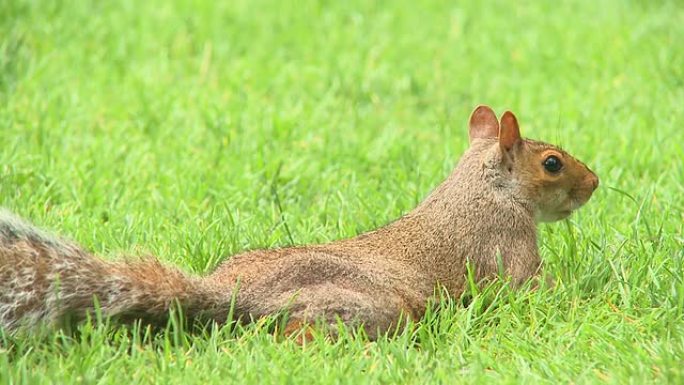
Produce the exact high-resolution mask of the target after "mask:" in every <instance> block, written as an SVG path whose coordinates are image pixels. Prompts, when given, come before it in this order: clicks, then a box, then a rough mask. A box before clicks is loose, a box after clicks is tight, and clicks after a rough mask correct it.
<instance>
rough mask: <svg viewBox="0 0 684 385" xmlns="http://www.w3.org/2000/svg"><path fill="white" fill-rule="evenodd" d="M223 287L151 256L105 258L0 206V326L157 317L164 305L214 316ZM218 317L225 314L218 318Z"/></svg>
mask: <svg viewBox="0 0 684 385" xmlns="http://www.w3.org/2000/svg"><path fill="white" fill-rule="evenodd" d="M230 298H231V293H230V291H228V292H227V293H226V292H225V291H224V290H221V289H220V288H216V287H212V286H211V285H208V284H206V283H205V281H203V280H202V279H201V278H200V277H193V276H188V275H187V274H185V273H183V272H182V271H180V270H178V269H175V268H172V267H167V266H164V265H162V264H161V263H159V262H158V261H157V260H156V259H154V258H148V259H139V260H134V261H118V262H115V261H106V260H103V259H100V258H98V257H95V256H93V255H92V254H90V253H88V252H87V251H85V250H84V249H82V248H81V247H79V246H77V245H75V244H73V243H71V242H68V241H65V240H63V239H60V238H58V237H55V236H51V235H49V234H47V233H45V232H43V231H41V230H40V229H37V228H35V227H33V226H31V225H30V224H28V223H26V222H25V221H23V220H21V219H20V218H18V217H16V216H15V215H13V214H11V213H10V212H8V211H6V210H4V209H0V327H1V328H4V329H5V330H10V331H13V330H16V329H19V328H22V327H33V326H37V325H39V324H59V323H60V322H63V321H65V320H71V321H78V320H82V319H84V318H85V317H86V316H87V315H88V314H90V313H92V312H93V311H94V310H95V309H96V308H98V309H99V311H100V312H101V314H102V315H103V316H105V317H115V318H118V319H123V320H125V321H128V320H134V319H141V320H143V321H145V322H149V323H163V322H166V319H167V318H168V315H169V309H170V308H171V307H172V306H176V305H179V306H180V307H181V308H182V309H183V312H184V314H185V315H186V316H188V317H192V318H197V317H206V318H212V319H216V320H219V321H220V317H225V316H226V315H227V314H228V311H229V309H230ZM224 320H225V318H224Z"/></svg>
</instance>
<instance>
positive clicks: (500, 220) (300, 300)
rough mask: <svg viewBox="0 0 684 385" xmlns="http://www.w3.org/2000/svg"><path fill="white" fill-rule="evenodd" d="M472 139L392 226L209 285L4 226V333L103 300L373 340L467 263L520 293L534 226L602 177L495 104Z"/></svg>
mask: <svg viewBox="0 0 684 385" xmlns="http://www.w3.org/2000/svg"><path fill="white" fill-rule="evenodd" d="M469 135H470V141H471V146H470V148H469V149H468V151H467V152H466V153H465V154H464V155H463V157H462V158H461V160H460V162H459V163H458V165H457V167H456V168H455V170H454V171H453V173H452V174H451V175H450V176H449V177H448V178H447V179H446V181H444V182H443V183H442V184H441V185H440V186H438V187H437V188H436V189H435V190H434V191H433V192H432V194H430V195H429V196H428V197H427V198H426V199H425V200H424V201H423V202H422V203H421V204H420V205H419V206H418V207H416V208H415V209H414V210H413V211H411V212H409V213H408V214H406V215H405V216H404V217H402V218H400V219H398V220H397V221H395V222H392V223H390V224H389V225H387V226H385V227H382V228H380V229H377V230H374V231H371V232H368V233H365V234H361V235H359V236H358V237H355V238H351V239H344V240H340V241H336V242H332V243H329V244H323V245H311V246H301V247H291V248H283V249H274V250H258V251H252V252H245V253H242V254H238V255H236V256H234V257H232V258H230V259H228V260H227V261H225V262H223V263H222V264H221V265H219V266H218V268H217V269H216V270H215V271H214V272H213V273H211V274H210V275H208V276H206V277H203V278H199V277H190V276H187V275H186V274H184V273H182V272H180V271H179V270H177V269H174V268H170V267H166V266H163V265H161V264H159V263H158V262H157V261H156V260H154V259H151V260H142V261H133V262H130V261H129V262H106V261H103V260H101V259H98V258H96V257H93V256H91V255H89V254H87V253H86V252H84V251H82V250H81V249H79V248H77V247H75V246H72V245H70V244H68V243H65V242H63V241H58V240H53V239H50V238H48V237H47V236H45V235H43V234H42V233H41V232H40V231H39V230H34V229H32V228H30V227H29V226H28V225H25V224H21V223H19V224H17V223H18V222H17V221H16V219H8V220H4V219H3V220H0V235H2V236H0V241H2V242H1V243H0V325H2V326H4V327H5V328H8V329H15V328H17V327H19V326H21V325H22V324H25V323H28V324H35V323H38V322H40V321H53V322H54V321H58V320H59V319H61V318H63V317H64V316H66V315H67V314H70V315H72V316H75V317H76V318H78V319H81V318H83V317H85V315H87V314H88V313H90V312H92V310H93V299H94V298H97V300H98V302H99V307H100V309H101V311H102V312H103V314H104V315H106V316H116V317H119V318H120V319H124V320H129V319H142V320H145V321H146V322H163V321H165V320H166V317H167V315H168V311H169V308H170V307H172V306H173V304H174V303H177V304H178V305H179V306H181V307H182V308H183V311H184V312H185V314H186V315H188V316H189V317H191V318H193V319H209V320H215V321H218V322H223V321H225V317H226V316H227V314H228V313H229V311H230V310H231V308H232V309H233V310H234V315H235V316H236V317H237V318H239V319H242V320H249V319H258V318H260V317H264V316H268V315H272V314H276V313H278V312H281V311H284V310H285V311H287V312H288V314H289V320H290V322H289V323H288V325H286V327H285V330H284V331H285V333H286V334H291V333H293V332H294V331H296V330H298V329H301V328H302V327H308V326H307V325H312V324H314V323H316V322H323V323H325V324H327V325H329V328H330V330H331V333H332V334H335V328H336V326H337V325H338V322H340V321H341V322H342V323H344V324H346V325H350V326H363V327H364V328H365V331H366V333H367V334H368V336H369V337H370V338H371V339H374V338H376V337H377V336H378V335H379V334H380V333H386V332H387V331H389V330H392V329H393V328H396V327H397V326H401V322H402V321H403V320H405V319H412V320H418V319H420V318H421V317H422V315H423V314H424V312H425V306H426V304H427V302H428V300H429V299H430V298H431V297H432V296H433V294H434V292H435V289H436V288H437V287H440V286H441V287H444V288H446V290H447V291H448V292H449V293H450V294H451V295H454V296H458V295H460V294H461V293H462V292H463V291H464V289H465V284H466V283H465V279H466V265H467V263H471V264H472V266H473V267H474V270H475V275H476V277H475V278H476V279H477V280H485V279H487V278H491V277H494V276H495V275H496V274H497V273H498V272H499V269H500V268H503V269H504V271H505V273H506V274H508V275H510V276H511V278H512V280H513V282H515V283H522V282H524V281H526V280H528V279H530V278H531V277H533V276H534V275H535V274H537V272H538V270H539V267H540V264H541V260H540V258H539V253H538V249H537V239H536V222H539V221H552V220H558V219H561V218H564V217H566V216H568V215H569V214H570V213H571V212H572V211H573V210H575V209H577V208H579V207H580V206H581V205H583V204H584V203H585V202H586V201H587V200H588V199H589V198H590V196H591V194H592V192H593V191H594V189H595V188H596V187H597V186H598V178H597V177H596V175H594V173H593V172H591V171H590V170H589V169H588V168H587V167H586V166H584V165H583V164H582V163H580V162H579V161H577V160H575V159H574V158H573V157H572V156H570V155H569V154H567V153H566V152H564V151H562V150H560V149H558V148H556V147H554V146H552V145H549V144H545V143H541V142H536V141H531V140H525V139H522V138H521V137H520V131H519V127H518V123H517V119H516V118H515V116H514V115H513V114H512V113H510V112H506V113H504V115H503V116H502V119H501V125H499V121H498V120H497V119H496V116H495V115H494V112H493V111H492V110H491V109H490V108H489V107H486V106H480V107H478V108H477V109H476V110H475V111H474V112H473V115H472V116H471V119H470V124H469ZM549 155H554V156H556V157H558V158H559V159H560V160H561V162H562V163H563V168H562V169H561V170H560V171H559V172H556V173H551V172H549V171H547V170H545V169H544V167H543V166H542V163H543V162H544V160H545V159H546V157H548V156H549ZM0 219H2V218H0ZM3 226H4V227H3ZM500 263H502V266H501V265H500ZM308 335H309V331H305V333H304V336H308Z"/></svg>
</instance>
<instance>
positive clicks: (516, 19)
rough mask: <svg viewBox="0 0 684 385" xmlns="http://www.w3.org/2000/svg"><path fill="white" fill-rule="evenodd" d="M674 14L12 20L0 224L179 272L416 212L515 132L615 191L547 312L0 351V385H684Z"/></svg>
mask: <svg viewBox="0 0 684 385" xmlns="http://www.w3.org/2000/svg"><path fill="white" fill-rule="evenodd" d="M681 47H684V8H683V7H682V5H681V3H679V2H676V1H672V2H668V1H636V0H633V1H620V0H606V1H601V2H594V1H588V0H587V1H584V0H573V1H569V2H562V3H561V2H544V1H535V2H527V3H525V4H523V3H521V4H514V3H513V2H504V1H488V2H485V3H480V2H459V3H453V2H438V1H424V2H420V3H418V2H412V1H396V2H376V1H337V2H334V1H330V2H329V1H310V0H304V1H296V2H295V1H289V0H284V1H262V0H257V1H250V0H236V1H230V2H211V1H203V2H192V1H183V0H175V1H149V2H134V1H132V0H123V1H117V2H102V1H68V0H67V1H55V2H48V1H44V2H37V1H24V0H10V1H6V2H1V3H0V143H2V149H1V150H0V197H1V201H0V204H2V205H3V206H6V207H8V208H9V209H11V210H13V211H15V212H17V213H18V214H20V215H22V216H25V217H29V218H31V219H32V220H33V221H34V222H36V223H38V224H40V225H41V226H44V227H47V228H51V229H55V230H57V231H59V232H60V233H62V234H65V235H67V236H69V237H70V238H73V239H75V240H76V241H78V242H79V243H82V244H83V245H85V246H86V247H88V248H90V249H92V250H93V251H95V252H97V253H98V254H101V255H104V256H105V257H106V258H116V256H117V255H119V254H141V253H153V254H155V255H158V256H160V258H161V259H162V260H164V261H166V262H168V263H173V264H177V265H180V266H182V267H183V268H185V269H186V270H188V271H193V272H197V273H203V272H207V271H209V270H211V269H212V268H213V267H214V266H216V264H217V263H219V261H220V260H221V259H223V258H225V257H226V256H229V255H231V254H233V253H236V252H238V251H240V250H244V249H249V248H259V247H273V246H283V245H289V244H293V243H296V244H302V243H311V242H325V241H328V240H332V239H337V238H340V237H348V236H353V235H355V234H358V233H360V232H363V231H365V230H369V229H372V228H374V227H377V226H381V225H383V224H385V223H387V222H388V221H390V220H392V219H393V218H396V217H398V216H399V215H401V214H402V213H404V212H406V211H408V210H410V209H411V208H412V207H413V206H414V205H415V204H416V203H417V202H419V201H420V200H421V199H422V197H424V196H425V195H426V194H427V193H428V192H429V191H430V190H431V188H433V187H434V186H436V185H437V184H438V183H439V182H440V181H441V180H442V179H443V178H444V177H445V176H446V175H447V174H448V173H449V171H450V170H451V168H452V167H453V165H454V163H455V162H456V160H457V159H458V157H459V155H460V154H461V153H462V152H463V150H464V149H465V148H466V145H467V135H466V130H465V124H466V121H467V118H468V114H469V113H470V111H471V109H472V108H473V107H474V106H475V105H476V104H480V103H486V104H490V105H492V106H494V108H495V109H496V110H497V111H499V112H502V111H503V110H504V109H511V110H513V111H515V112H516V113H517V115H518V118H519V119H520V121H521V125H522V130H523V134H524V135H526V136H528V137H531V138H535V139H541V140H545V141H549V142H553V143H557V144H561V145H563V146H564V147H565V148H566V149H567V150H568V151H569V152H571V153H573V154H574V155H576V156H577V157H578V158H580V159H582V160H583V161H585V162H586V163H587V164H589V165H590V166H591V167H592V168H593V169H594V170H595V171H596V172H597V173H598V174H599V176H600V177H601V181H602V184H601V188H600V189H599V190H598V191H597V193H596V194H595V196H594V198H592V200H591V201H590V203H589V204H588V205H587V206H586V207H585V208H584V209H582V210H581V211H580V212H579V213H578V214H577V215H575V216H574V217H572V218H571V219H570V220H568V221H565V222H563V223H556V224H552V225H544V226H541V227H540V240H541V241H540V247H541V252H542V255H543V258H544V260H545V263H546V269H547V271H548V272H549V273H550V274H552V275H553V276H555V277H556V280H557V281H558V287H557V288H555V289H553V290H547V291H538V292H531V291H527V290H522V291H517V292H512V291H510V290H507V289H506V288H505V287H504V288H501V287H490V288H487V289H486V290H485V291H484V292H483V293H481V294H480V295H478V296H476V297H475V298H474V299H473V303H472V304H471V305H470V306H468V307H463V306H461V305H455V304H450V305H445V306H444V307H443V309H442V310H441V311H440V312H438V313H436V314H431V315H428V316H427V317H426V320H425V322H424V325H423V326H421V327H420V328H419V329H418V331H417V332H416V333H415V334H411V333H408V332H407V333H400V335H398V336H397V337H396V338H394V339H390V340H381V341H378V342H377V343H372V344H368V343H366V342H365V341H364V340H363V339H362V338H352V337H349V338H343V339H342V340H340V341H338V342H335V343H328V342H325V341H323V340H321V339H318V340H316V341H314V342H313V343H312V344H310V345H308V346H306V347H305V348H301V347H298V346H296V345H295V344H293V343H291V342H288V341H285V342H276V341H274V338H273V336H271V335H270V334H268V333H267V332H266V331H265V329H267V327H266V326H267V325H256V326H252V327H248V328H247V329H245V330H241V331H231V330H227V328H226V329H223V330H210V331H207V332H206V333H201V334H193V333H186V332H183V331H182V330H181V329H179V328H174V327H170V328H169V329H168V330H167V331H166V332H164V333H160V334H154V335H151V334H147V333H145V331H144V330H143V331H141V330H132V331H131V330H124V329H120V328H116V327H113V326H109V327H108V326H106V325H102V324H98V325H94V326H93V325H89V324H86V325H84V326H82V328H81V330H80V337H77V338H76V337H70V336H66V335H64V334H62V333H59V332H50V333H48V334H47V335H46V336H43V337H41V338H38V337H34V338H32V337H23V338H12V337H9V336H6V335H5V336H4V337H2V341H3V342H2V344H1V345H0V382H2V383H17V384H22V383H23V384H39V383H50V382H54V383H98V384H110V383H112V384H114V383H126V382H128V383H139V382H140V383H152V382H156V383H165V384H204V383H254V384H268V383H283V384H310V383H319V384H338V383H353V384H363V383H407V384H415V383H484V384H489V383H548V384H557V383H576V384H584V383H613V384H625V383H633V384H643V383H680V384H681V383H683V382H684V235H683V231H682V230H683V227H684V226H683V225H682V223H684V214H683V212H684V211H683V209H684V155H683V154H684V148H683V147H684V145H683V143H684V134H683V132H684V131H683V130H682V122H684V80H683V79H684V50H682V49H681Z"/></svg>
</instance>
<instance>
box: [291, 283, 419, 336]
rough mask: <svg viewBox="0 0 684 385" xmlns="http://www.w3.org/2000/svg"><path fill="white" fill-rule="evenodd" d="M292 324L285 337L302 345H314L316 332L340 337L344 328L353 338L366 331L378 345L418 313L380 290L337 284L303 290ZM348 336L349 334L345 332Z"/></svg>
mask: <svg viewBox="0 0 684 385" xmlns="http://www.w3.org/2000/svg"><path fill="white" fill-rule="evenodd" d="M288 308H289V311H288V321H287V323H286V325H285V327H284V328H283V332H282V334H283V336H285V337H289V338H292V337H294V339H295V342H297V343H299V344H302V343H304V342H306V341H311V340H312V339H313V336H314V334H315V333H314V331H321V332H322V333H323V334H324V335H326V336H328V337H330V338H332V339H333V340H334V339H337V338H338V337H339V336H340V332H341V330H339V328H340V325H343V327H346V328H348V332H349V334H351V335H355V334H357V332H358V331H360V330H363V333H364V334H365V336H366V337H367V338H368V339H369V340H371V341H374V340H376V339H378V338H379V337H380V336H382V335H385V334H387V333H393V332H394V331H396V330H399V329H400V328H401V327H402V326H403V325H405V323H406V321H407V319H411V320H416V316H415V314H414V312H412V311H411V310H410V309H408V308H407V307H406V306H405V303H404V301H403V300H402V298H401V297H400V296H398V295H396V294H394V293H391V292H388V291H385V290H377V291H375V292H374V293H364V292H359V291H356V290H352V289H347V288H343V287H339V286H335V285H333V284H323V285H316V286H315V287H307V288H302V289H301V290H300V291H299V293H298V295H297V298H296V299H295V300H294V301H293V303H292V304H291V306H289V307H288ZM345 332H346V331H345Z"/></svg>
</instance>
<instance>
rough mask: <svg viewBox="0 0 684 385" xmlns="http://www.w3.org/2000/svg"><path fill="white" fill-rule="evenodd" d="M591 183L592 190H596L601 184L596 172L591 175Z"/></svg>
mask: <svg viewBox="0 0 684 385" xmlns="http://www.w3.org/2000/svg"><path fill="white" fill-rule="evenodd" d="M589 185H591V190H592V191H595V190H596V189H597V188H598V186H599V178H598V176H596V174H590V175H589Z"/></svg>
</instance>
